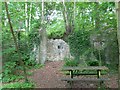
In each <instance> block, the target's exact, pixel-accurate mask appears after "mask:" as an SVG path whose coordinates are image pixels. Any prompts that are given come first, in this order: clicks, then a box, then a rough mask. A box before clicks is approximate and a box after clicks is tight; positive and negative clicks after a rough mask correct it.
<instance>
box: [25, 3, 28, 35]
mask: <svg viewBox="0 0 120 90" xmlns="http://www.w3.org/2000/svg"><path fill="white" fill-rule="evenodd" d="M27 9H28V4H27V2H25V29H26V34H27V32H28V13H27V12H28V10H27Z"/></svg>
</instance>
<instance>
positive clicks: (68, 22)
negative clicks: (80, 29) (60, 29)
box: [62, 0, 75, 39]
mask: <svg viewBox="0 0 120 90" xmlns="http://www.w3.org/2000/svg"><path fill="white" fill-rule="evenodd" d="M62 3H63V18H64V23H65V30H66V31H65V33H64V35H63V38H64V39H66V37H67V36H68V35H69V34H70V33H71V32H72V31H73V25H74V20H72V19H74V15H72V14H75V13H74V12H73V13H72V14H71V13H68V12H71V11H68V9H67V8H66V5H65V0H63V2H62ZM74 9H75V3H74ZM72 16H73V17H72Z"/></svg>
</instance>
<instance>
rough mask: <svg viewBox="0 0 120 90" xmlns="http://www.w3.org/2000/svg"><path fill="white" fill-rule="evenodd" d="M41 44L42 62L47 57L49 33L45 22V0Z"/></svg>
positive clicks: (42, 62)
mask: <svg viewBox="0 0 120 90" xmlns="http://www.w3.org/2000/svg"><path fill="white" fill-rule="evenodd" d="M40 35H41V44H40V61H41V64H44V63H45V60H46V57H47V51H46V49H47V46H46V45H47V34H46V30H45V22H44V0H42V17H41V33H40Z"/></svg>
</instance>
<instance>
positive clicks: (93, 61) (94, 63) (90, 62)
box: [88, 60, 99, 66]
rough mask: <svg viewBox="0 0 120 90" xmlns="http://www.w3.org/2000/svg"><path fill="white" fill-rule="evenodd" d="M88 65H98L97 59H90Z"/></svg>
mask: <svg viewBox="0 0 120 90" xmlns="http://www.w3.org/2000/svg"><path fill="white" fill-rule="evenodd" d="M88 65H89V66H99V61H98V60H91V61H88Z"/></svg>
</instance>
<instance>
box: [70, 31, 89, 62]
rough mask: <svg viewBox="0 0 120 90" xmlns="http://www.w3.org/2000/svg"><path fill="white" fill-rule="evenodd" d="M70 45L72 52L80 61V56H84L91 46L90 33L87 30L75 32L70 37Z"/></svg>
mask: <svg viewBox="0 0 120 90" xmlns="http://www.w3.org/2000/svg"><path fill="white" fill-rule="evenodd" d="M68 43H69V45H70V52H71V54H72V55H73V56H74V57H75V59H76V60H79V57H80V55H82V54H83V53H84V52H85V51H86V50H87V49H88V48H89V47H90V46H89V33H88V31H85V30H78V31H74V32H73V33H72V34H71V35H69V37H68Z"/></svg>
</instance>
